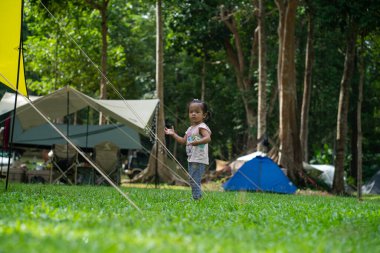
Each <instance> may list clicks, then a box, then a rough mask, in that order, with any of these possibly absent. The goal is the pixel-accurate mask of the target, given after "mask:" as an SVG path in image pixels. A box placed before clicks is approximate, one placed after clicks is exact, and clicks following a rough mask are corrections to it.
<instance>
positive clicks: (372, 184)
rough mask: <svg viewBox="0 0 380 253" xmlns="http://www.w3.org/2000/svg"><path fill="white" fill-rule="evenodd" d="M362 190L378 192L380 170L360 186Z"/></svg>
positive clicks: (371, 192)
mask: <svg viewBox="0 0 380 253" xmlns="http://www.w3.org/2000/svg"><path fill="white" fill-rule="evenodd" d="M362 192H363V193H364V194H380V170H379V171H377V172H376V174H375V175H373V176H372V177H371V179H370V180H369V181H368V182H367V183H366V184H364V185H363V186H362Z"/></svg>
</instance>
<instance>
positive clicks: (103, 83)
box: [99, 0, 109, 125]
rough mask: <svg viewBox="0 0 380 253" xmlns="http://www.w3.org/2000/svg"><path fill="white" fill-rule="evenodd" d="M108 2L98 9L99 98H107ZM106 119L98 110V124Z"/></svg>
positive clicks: (107, 0)
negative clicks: (100, 65) (100, 71)
mask: <svg viewBox="0 0 380 253" xmlns="http://www.w3.org/2000/svg"><path fill="white" fill-rule="evenodd" d="M108 3H109V0H106V1H104V2H103V7H102V8H101V9H100V10H99V11H100V14H101V16H102V63H101V64H102V73H103V74H102V76H101V79H100V99H107V79H106V76H107V48H108V43H107V33H108V26H107V5H108ZM105 121H106V118H105V117H104V115H103V113H102V112H100V115H99V125H102V124H104V123H105Z"/></svg>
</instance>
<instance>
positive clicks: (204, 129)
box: [165, 99, 211, 200]
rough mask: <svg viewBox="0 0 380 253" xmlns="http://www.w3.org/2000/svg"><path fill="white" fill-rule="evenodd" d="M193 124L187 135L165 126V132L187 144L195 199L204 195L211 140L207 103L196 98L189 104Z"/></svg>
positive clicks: (191, 183)
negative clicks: (203, 183)
mask: <svg viewBox="0 0 380 253" xmlns="http://www.w3.org/2000/svg"><path fill="white" fill-rule="evenodd" d="M188 110H189V119H190V123H191V126H190V127H189V128H188V129H187V131H186V133H185V136H184V137H181V136H179V135H178V134H177V133H176V132H175V131H174V128H171V129H168V128H165V134H167V135H171V136H172V137H173V138H174V139H175V140H176V141H177V142H178V143H181V144H186V153H187V161H188V163H189V167H188V168H189V175H190V186H191V191H192V195H193V199H195V200H198V199H200V198H201V197H202V190H201V179H202V175H203V173H204V172H205V169H206V165H208V163H209V161H208V144H207V143H209V142H210V141H211V130H210V128H208V126H207V125H206V124H205V123H204V121H207V120H208V118H209V112H208V108H207V104H206V103H204V102H203V101H201V100H198V99H194V100H193V101H191V102H190V103H189V105H188Z"/></svg>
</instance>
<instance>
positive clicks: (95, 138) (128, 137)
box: [13, 120, 142, 149]
mask: <svg viewBox="0 0 380 253" xmlns="http://www.w3.org/2000/svg"><path fill="white" fill-rule="evenodd" d="M54 125H55V126H56V127H57V128H58V129H59V130H60V131H61V132H62V133H63V134H65V135H66V136H67V137H69V138H70V140H71V141H72V142H73V143H74V144H75V145H76V146H78V147H80V148H94V146H96V145H97V144H99V143H101V142H103V141H106V140H107V141H110V142H113V143H114V144H116V145H117V146H118V147H119V148H120V149H141V148H142V145H141V140H140V135H139V134H138V132H136V131H135V130H133V129H132V128H129V127H127V126H123V125H88V126H87V125H68V126H67V125H66V124H54ZM67 130H68V131H67ZM13 143H14V144H16V145H33V146H48V147H51V146H53V145H54V144H65V143H66V140H65V139H63V138H62V136H61V135H60V134H58V133H57V132H56V131H55V130H54V129H53V128H52V127H51V126H50V125H49V124H43V125H40V126H37V127H33V128H30V129H28V130H26V131H23V130H22V129H21V126H20V124H19V123H18V120H16V124H15V134H14V136H13Z"/></svg>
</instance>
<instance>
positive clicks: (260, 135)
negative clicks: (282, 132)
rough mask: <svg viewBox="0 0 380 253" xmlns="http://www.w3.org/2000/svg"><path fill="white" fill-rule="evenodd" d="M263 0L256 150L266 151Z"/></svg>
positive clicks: (260, 8) (261, 8) (261, 0)
mask: <svg viewBox="0 0 380 253" xmlns="http://www.w3.org/2000/svg"><path fill="white" fill-rule="evenodd" d="M264 2H265V1H264V0H258V19H257V20H258V22H257V24H258V25H257V27H258V36H259V39H258V40H259V43H258V44H259V47H258V51H259V53H258V54H259V93H258V113H257V116H258V117H257V140H259V141H258V144H257V150H259V151H264V152H265V151H267V150H266V147H265V145H264V144H265V142H264V141H265V135H266V134H267V133H266V132H267V129H266V128H267V102H266V97H267V96H266V94H267V93H266V85H267V65H266V60H267V57H266V54H267V52H266V41H265V5H264Z"/></svg>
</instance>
